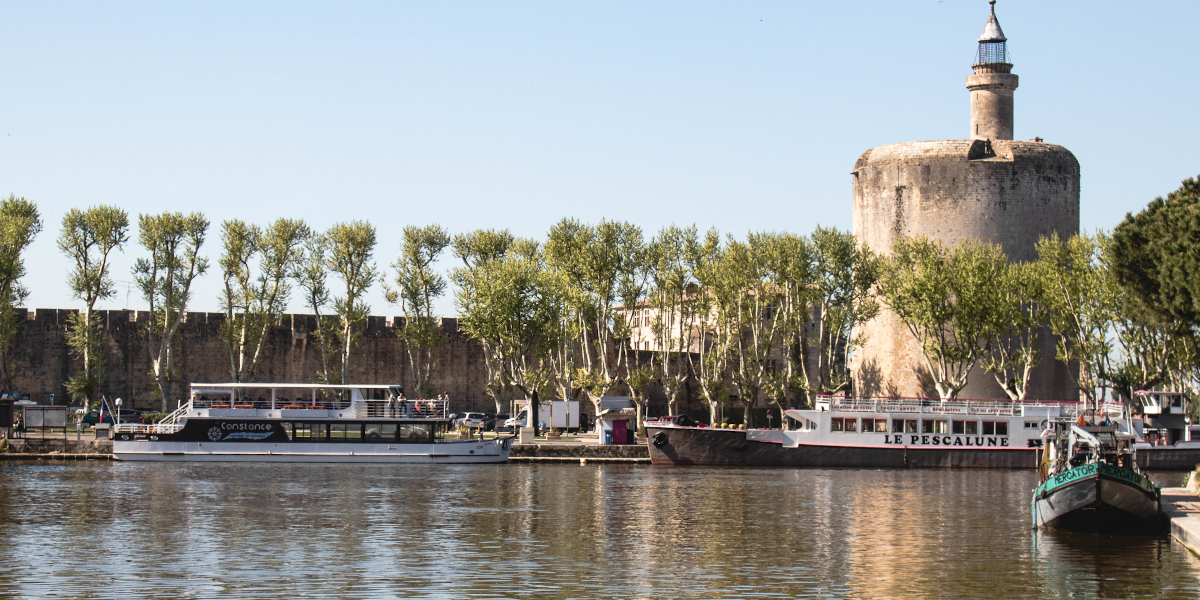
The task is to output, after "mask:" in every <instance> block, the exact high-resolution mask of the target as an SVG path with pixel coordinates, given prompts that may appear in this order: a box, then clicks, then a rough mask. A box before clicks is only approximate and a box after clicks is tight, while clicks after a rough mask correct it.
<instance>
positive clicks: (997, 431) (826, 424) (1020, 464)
mask: <svg viewBox="0 0 1200 600" xmlns="http://www.w3.org/2000/svg"><path fill="white" fill-rule="evenodd" d="M1082 410H1084V408H1083V405H1082V404H1081V403H1079V402H1070V401H1066V402H1052V401H1050V402H1048V401H1009V400H939V399H929V398H847V397H829V396H819V397H818V398H817V401H816V403H815V407H814V408H813V409H811V410H787V411H784V415H785V416H786V417H787V418H788V419H789V421H788V422H789V424H790V426H791V427H792V428H790V429H749V430H738V429H724V428H719V427H718V428H714V427H704V426H688V427H685V426H680V425H678V424H675V423H655V422H648V423H647V425H646V427H647V435H648V439H649V448H650V460H651V462H654V463H658V464H710V465H763V466H800V467H868V468H893V467H895V468H906V467H912V468H939V467H954V468H959V467H970V468H1033V467H1035V466H1036V465H1037V460H1038V454H1037V451H1038V449H1039V448H1041V444H1042V440H1041V437H1040V436H1041V433H1042V430H1044V429H1045V428H1046V426H1047V425H1048V423H1049V421H1050V419H1054V418H1063V417H1070V418H1075V417H1077V416H1078V415H1079V414H1080V411H1082ZM1122 411H1123V408H1122V406H1121V404H1120V403H1104V404H1103V405H1101V407H1100V408H1099V409H1098V410H1093V411H1091V412H1092V413H1093V414H1095V415H1099V416H1100V418H1101V419H1103V418H1108V419H1111V420H1118V419H1120V418H1121V416H1122Z"/></svg>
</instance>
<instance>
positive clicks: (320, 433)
mask: <svg viewBox="0 0 1200 600" xmlns="http://www.w3.org/2000/svg"><path fill="white" fill-rule="evenodd" d="M291 427H292V440H293V441H300V440H303V441H305V442H312V441H320V440H323V439H325V424H324V423H291Z"/></svg>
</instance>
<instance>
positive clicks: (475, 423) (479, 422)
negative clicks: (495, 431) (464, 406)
mask: <svg viewBox="0 0 1200 600" xmlns="http://www.w3.org/2000/svg"><path fill="white" fill-rule="evenodd" d="M458 421H459V424H460V425H466V426H467V427H469V428H471V429H482V428H483V426H484V423H485V422H486V421H487V415H485V414H483V413H477V412H469V413H464V414H463V416H462V418H461V419H459V420H458Z"/></svg>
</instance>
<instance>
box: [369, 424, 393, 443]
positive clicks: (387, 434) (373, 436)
mask: <svg viewBox="0 0 1200 600" xmlns="http://www.w3.org/2000/svg"><path fill="white" fill-rule="evenodd" d="M363 437H364V438H365V439H366V440H367V441H368V442H392V441H395V440H396V424H395V423H367V425H366V427H365V432H364V433H363Z"/></svg>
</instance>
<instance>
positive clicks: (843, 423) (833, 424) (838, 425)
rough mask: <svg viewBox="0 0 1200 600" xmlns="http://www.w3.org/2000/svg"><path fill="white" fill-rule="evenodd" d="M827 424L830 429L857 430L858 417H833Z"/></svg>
mask: <svg viewBox="0 0 1200 600" xmlns="http://www.w3.org/2000/svg"><path fill="white" fill-rule="evenodd" d="M829 425H830V430H831V431H858V419H855V418H852V417H834V418H832V419H830V420H829Z"/></svg>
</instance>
